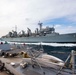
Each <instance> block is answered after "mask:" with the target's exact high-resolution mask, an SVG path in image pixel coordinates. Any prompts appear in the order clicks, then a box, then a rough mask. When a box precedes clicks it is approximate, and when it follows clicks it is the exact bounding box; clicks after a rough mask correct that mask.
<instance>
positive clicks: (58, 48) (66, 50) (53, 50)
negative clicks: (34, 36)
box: [29, 43, 76, 61]
mask: <svg viewBox="0 0 76 75" xmlns="http://www.w3.org/2000/svg"><path fill="white" fill-rule="evenodd" d="M29 45H30V46H34V47H35V48H36V49H38V48H39V47H40V44H39V43H32V44H29ZM41 45H42V47H43V49H44V52H45V53H48V54H51V55H54V56H56V57H58V58H60V59H62V60H64V61H65V60H66V59H67V57H68V55H69V54H70V53H71V51H72V50H74V51H76V44H73V43H63V44H62V43H61V44H60V43H41Z"/></svg>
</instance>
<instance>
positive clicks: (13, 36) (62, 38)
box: [1, 22, 76, 43]
mask: <svg viewBox="0 0 76 75" xmlns="http://www.w3.org/2000/svg"><path fill="white" fill-rule="evenodd" d="M42 24H43V23H41V22H39V23H38V25H39V28H36V30H35V32H34V33H32V32H31V29H30V28H27V33H25V31H24V30H22V31H21V32H19V33H17V27H15V30H12V32H9V33H8V34H7V35H5V36H2V37H1V39H2V40H4V41H10V42H23V43H38V42H43V43H76V33H67V34H59V33H57V32H55V28H54V27H48V26H47V27H46V28H43V27H42Z"/></svg>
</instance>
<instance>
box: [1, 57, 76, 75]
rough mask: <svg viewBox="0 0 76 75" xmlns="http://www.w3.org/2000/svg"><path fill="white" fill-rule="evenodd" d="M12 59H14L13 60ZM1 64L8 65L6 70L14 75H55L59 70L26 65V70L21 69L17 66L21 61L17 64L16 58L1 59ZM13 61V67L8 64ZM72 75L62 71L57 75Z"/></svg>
mask: <svg viewBox="0 0 76 75" xmlns="http://www.w3.org/2000/svg"><path fill="white" fill-rule="evenodd" d="M13 59H14V58H13ZM1 60H2V62H7V63H8V64H7V65H6V67H7V69H8V70H10V71H11V72H12V73H14V74H15V75H57V74H58V72H59V70H56V69H53V68H45V67H42V69H40V67H39V66H35V67H34V68H33V67H32V65H30V64H29V65H28V66H27V67H26V68H24V69H23V68H21V67H20V66H19V62H21V60H19V62H17V60H18V59H17V58H15V59H14V60H12V59H11V60H10V59H6V58H1ZM11 61H13V62H15V63H16V65H15V66H11V65H10V64H9V63H10V62H11ZM62 74H63V75H72V71H71V70H68V69H66V70H62V71H61V72H60V73H59V75H62ZM75 74H76V73H75Z"/></svg>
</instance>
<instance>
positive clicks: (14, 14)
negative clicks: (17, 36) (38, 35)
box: [0, 0, 76, 37]
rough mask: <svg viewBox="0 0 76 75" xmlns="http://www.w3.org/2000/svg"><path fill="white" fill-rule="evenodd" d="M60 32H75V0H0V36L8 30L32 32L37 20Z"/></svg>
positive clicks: (44, 25)
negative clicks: (28, 30) (28, 29)
mask: <svg viewBox="0 0 76 75" xmlns="http://www.w3.org/2000/svg"><path fill="white" fill-rule="evenodd" d="M39 21H40V22H42V23H43V28H44V27H46V26H49V27H52V26H54V28H55V31H56V32H59V33H60V34H64V33H75V32H76V0H0V37H1V36H3V35H6V34H7V33H8V32H9V31H12V30H15V26H17V31H18V32H20V31H21V30H24V31H27V27H28V28H30V29H31V31H32V32H34V31H35V28H39V26H38V22H39Z"/></svg>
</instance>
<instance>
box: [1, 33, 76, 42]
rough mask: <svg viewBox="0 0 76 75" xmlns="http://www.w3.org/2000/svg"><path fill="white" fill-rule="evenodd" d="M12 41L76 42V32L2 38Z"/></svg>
mask: <svg viewBox="0 0 76 75" xmlns="http://www.w3.org/2000/svg"><path fill="white" fill-rule="evenodd" d="M2 39H3V40H5V41H10V42H25V43H37V42H44V43H76V33H70V34H60V35H56V34H48V35H46V36H30V37H16V38H2Z"/></svg>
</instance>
